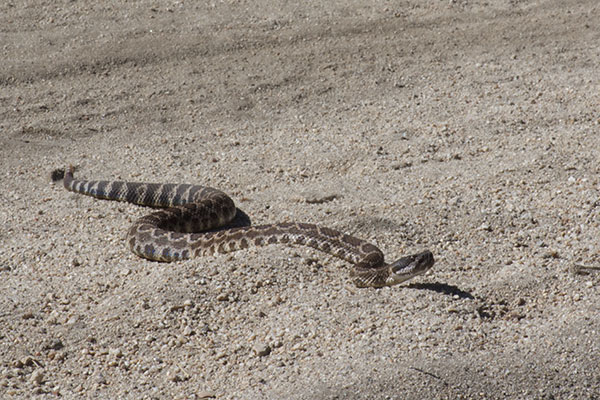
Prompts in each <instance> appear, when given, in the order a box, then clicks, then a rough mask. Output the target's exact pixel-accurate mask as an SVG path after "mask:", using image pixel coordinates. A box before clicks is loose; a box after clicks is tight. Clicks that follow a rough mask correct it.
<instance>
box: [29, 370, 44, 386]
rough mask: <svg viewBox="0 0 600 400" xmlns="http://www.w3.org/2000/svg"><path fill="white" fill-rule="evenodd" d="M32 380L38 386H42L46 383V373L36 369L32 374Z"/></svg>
mask: <svg viewBox="0 0 600 400" xmlns="http://www.w3.org/2000/svg"><path fill="white" fill-rule="evenodd" d="M30 380H31V382H32V383H35V384H36V385H41V384H42V383H43V382H44V371H42V370H41V369H36V370H35V371H33V372H32V374H31V378H30Z"/></svg>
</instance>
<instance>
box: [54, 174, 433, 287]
mask: <svg viewBox="0 0 600 400" xmlns="http://www.w3.org/2000/svg"><path fill="white" fill-rule="evenodd" d="M64 186H65V188H66V189H67V190H70V191H72V192H76V193H80V194H84V195H88V196H92V197H96V198H99V199H107V200H117V201H125V202H129V203H133V204H139V205H143V206H150V207H162V208H163V209H161V210H159V211H155V212H153V213H151V214H148V215H146V216H144V217H142V218H140V219H138V220H137V221H135V222H134V224H133V225H132V226H131V228H130V229H129V232H128V233H127V243H128V244H129V247H130V249H131V250H132V251H133V252H134V253H135V254H137V255H138V256H140V257H143V258H147V259H150V260H156V261H174V260H183V259H188V258H191V257H197V256H200V255H208V254H214V253H229V252H232V251H236V250H240V249H245V248H248V247H250V246H263V245H268V244H273V243H288V244H295V245H304V246H310V247H313V248H315V249H318V250H321V251H323V252H325V253H328V254H331V255H333V256H336V257H338V258H341V259H344V260H346V261H349V262H351V263H353V264H354V268H353V269H352V270H351V273H350V275H351V277H352V279H353V281H354V283H355V284H356V286H358V287H367V286H372V287H382V286H391V285H395V284H398V283H401V282H404V281H406V280H408V279H410V278H412V277H414V276H416V275H420V274H422V273H424V272H425V271H427V270H429V269H430V268H431V267H432V266H433V263H434V258H433V254H432V253H431V252H430V251H428V250H426V251H423V252H421V253H418V254H413V255H410V256H406V257H402V258H400V259H399V260H397V261H395V262H393V263H391V264H386V263H385V262H384V258H383V253H382V252H381V250H379V249H378V248H377V247H376V246H374V245H372V244H370V243H368V242H366V241H364V240H361V239H358V238H356V237H353V236H350V235H347V234H344V233H342V232H339V231H336V230H334V229H330V228H326V227H322V226H318V225H313V224H307V223H277V224H270V225H257V226H237V227H229V228H228V227H227V225H228V224H230V222H231V221H232V220H233V219H234V217H235V215H236V207H235V204H234V203H233V200H231V198H230V197H229V196H227V195H226V194H225V193H223V192H221V191H220V190H217V189H213V188H209V187H204V186H197V185H189V184H161V183H140V182H124V181H105V180H104V181H97V180H94V181H91V180H79V179H75V178H74V177H73V167H69V168H68V169H67V170H66V171H65V174H64Z"/></svg>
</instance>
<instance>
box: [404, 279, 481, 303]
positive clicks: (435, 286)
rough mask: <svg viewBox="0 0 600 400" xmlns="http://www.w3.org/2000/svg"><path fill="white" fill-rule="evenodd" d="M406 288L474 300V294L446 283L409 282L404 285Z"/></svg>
mask: <svg viewBox="0 0 600 400" xmlns="http://www.w3.org/2000/svg"><path fill="white" fill-rule="evenodd" d="M406 287H407V288H411V289H419V290H431V291H433V292H437V293H441V294H445V295H450V296H458V298H460V299H469V300H474V299H475V296H473V295H472V294H471V293H469V292H466V291H464V290H462V289H460V288H458V287H456V286H454V285H448V284H446V283H439V282H432V283H411V284H408V285H406Z"/></svg>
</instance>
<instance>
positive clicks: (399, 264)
mask: <svg viewBox="0 0 600 400" xmlns="http://www.w3.org/2000/svg"><path fill="white" fill-rule="evenodd" d="M434 263H435V259H434V258H433V253H431V251H429V250H425V251H424V252H422V253H417V254H413V255H410V256H406V257H402V258H401V259H399V260H397V261H394V262H393V263H392V264H390V265H389V269H390V275H389V277H388V278H387V280H386V285H388V286H392V285H397V284H399V283H402V282H404V281H407V280H409V279H411V278H413V277H415V276H417V275H421V274H423V273H425V272H426V271H428V270H429V269H431V267H433V264H434Z"/></svg>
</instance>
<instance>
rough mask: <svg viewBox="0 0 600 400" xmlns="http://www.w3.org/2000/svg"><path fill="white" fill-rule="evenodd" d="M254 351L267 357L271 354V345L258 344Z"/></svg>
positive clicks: (259, 355) (260, 355)
mask: <svg viewBox="0 0 600 400" xmlns="http://www.w3.org/2000/svg"><path fill="white" fill-rule="evenodd" d="M254 352H255V353H256V355H257V356H258V357H265V356H268V355H269V354H271V346H269V345H268V344H262V343H261V344H258V345H256V346H255V347H254Z"/></svg>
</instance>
